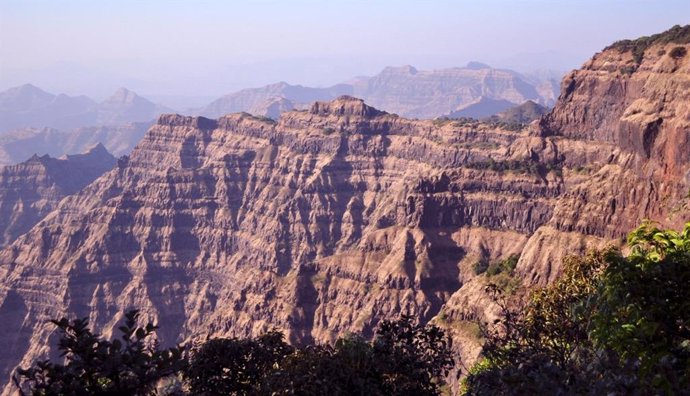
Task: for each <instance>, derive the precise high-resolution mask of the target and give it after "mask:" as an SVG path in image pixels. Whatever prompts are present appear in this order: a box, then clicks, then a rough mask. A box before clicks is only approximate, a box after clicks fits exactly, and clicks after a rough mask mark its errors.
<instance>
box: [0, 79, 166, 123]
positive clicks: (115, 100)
mask: <svg viewBox="0 0 690 396" xmlns="http://www.w3.org/2000/svg"><path fill="white" fill-rule="evenodd" d="M170 111H171V110H170V109H167V108H165V107H162V106H159V105H156V104H155V103H152V102H150V101H148V100H147V99H144V98H142V97H140V96H138V95H137V94H136V93H134V92H132V91H128V90H126V89H124V88H121V89H119V90H118V91H117V92H115V94H114V95H113V96H111V97H110V98H108V99H106V100H105V101H103V102H102V103H97V102H95V101H93V100H91V99H89V98H88V97H86V96H68V95H64V94H60V95H53V94H51V93H48V92H45V91H43V90H41V89H40V88H38V87H35V86H33V85H31V84H26V85H22V86H19V87H15V88H10V89H8V90H7V91H4V92H0V132H7V131H11V130H15V129H19V128H26V127H37V128H43V127H51V128H56V129H69V128H77V127H83V126H87V125H118V124H122V123H126V122H143V121H152V120H154V119H155V118H156V117H157V116H158V115H159V114H160V113H167V112H170Z"/></svg>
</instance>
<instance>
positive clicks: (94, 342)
mask: <svg viewBox="0 0 690 396" xmlns="http://www.w3.org/2000/svg"><path fill="white" fill-rule="evenodd" d="M138 318H139V311H137V310H133V311H129V312H127V314H126V315H125V324H124V325H123V326H120V328H119V330H120V332H121V333H122V336H121V337H120V339H115V340H113V341H108V340H106V339H103V338H102V337H101V336H100V335H98V334H94V333H92V332H91V330H89V329H88V320H87V319H76V320H73V321H70V320H68V319H66V318H62V319H60V320H53V321H51V322H52V323H53V324H54V325H56V326H57V327H58V330H59V332H60V334H61V336H60V341H59V343H58V350H60V351H61V355H62V356H64V357H65V359H66V362H65V364H57V363H51V362H50V361H41V362H38V363H36V364H35V365H34V366H33V367H31V368H28V369H18V370H17V372H18V374H19V376H20V377H21V378H23V379H24V380H25V386H27V387H28V388H30V389H31V392H32V393H33V394H34V395H147V394H150V393H151V392H153V389H154V388H155V386H156V384H157V382H158V381H160V380H161V379H162V378H165V377H167V376H171V375H174V374H176V373H178V372H179V371H180V370H182V369H184V367H185V365H186V361H185V360H184V359H183V357H182V352H183V348H182V347H176V348H170V349H166V350H162V351H160V350H158V348H157V344H156V343H152V342H150V341H151V340H150V337H151V336H152V335H153V334H154V332H155V330H156V328H157V327H156V326H155V325H153V324H151V323H149V324H147V325H146V326H145V327H138V326H137V320H138ZM14 381H15V383H20V380H19V379H17V378H15V379H14Z"/></svg>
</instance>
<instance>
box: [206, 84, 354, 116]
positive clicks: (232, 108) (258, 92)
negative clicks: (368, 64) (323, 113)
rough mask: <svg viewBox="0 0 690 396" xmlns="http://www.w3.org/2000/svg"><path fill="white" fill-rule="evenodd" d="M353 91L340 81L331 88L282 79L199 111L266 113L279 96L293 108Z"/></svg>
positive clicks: (216, 114) (208, 114) (235, 94)
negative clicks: (294, 82) (268, 105)
mask: <svg viewBox="0 0 690 396" xmlns="http://www.w3.org/2000/svg"><path fill="white" fill-rule="evenodd" d="M351 93H352V87H350V86H349V85H347V84H339V85H335V86H333V87H330V88H309V87H303V86H301V85H290V84H288V83H286V82H279V83H277V84H271V85H267V86H265V87H262V88H250V89H243V90H241V91H239V92H236V93H233V94H230V95H226V96H223V97H222V98H219V99H217V100H215V101H213V102H211V103H210V104H209V105H208V106H206V107H204V108H203V109H200V110H198V111H196V112H197V113H198V114H200V115H203V116H205V117H220V116H223V115H225V114H230V113H240V112H243V111H244V112H248V113H251V114H255V115H259V116H267V114H266V113H263V111H265V110H264V109H265V108H266V103H269V102H274V101H276V100H283V101H285V102H286V103H288V102H289V103H290V105H288V106H287V108H290V109H291V108H294V107H295V105H298V104H301V105H305V104H308V103H312V102H315V101H317V100H332V99H335V98H336V97H338V96H340V95H347V94H351Z"/></svg>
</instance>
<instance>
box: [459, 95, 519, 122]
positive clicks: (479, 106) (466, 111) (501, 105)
mask: <svg viewBox="0 0 690 396" xmlns="http://www.w3.org/2000/svg"><path fill="white" fill-rule="evenodd" d="M513 107H515V103H513V102H509V101H507V100H505V99H489V98H486V97H481V98H479V100H477V101H476V102H473V103H470V104H467V105H465V106H462V107H461V108H460V109H458V110H455V111H454V112H452V113H450V114H448V115H447V117H448V118H487V117H490V116H492V115H494V114H498V113H500V112H502V111H505V110H508V109H510V108H513Z"/></svg>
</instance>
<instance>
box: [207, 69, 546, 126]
mask: <svg viewBox="0 0 690 396" xmlns="http://www.w3.org/2000/svg"><path fill="white" fill-rule="evenodd" d="M558 89H559V86H558V84H557V83H554V82H553V81H552V79H551V78H550V76H543V77H540V76H537V75H535V76H529V77H527V76H523V75H521V74H519V73H517V72H514V71H511V70H503V69H494V68H491V67H490V66H488V65H486V64H483V63H479V62H470V63H469V64H468V65H467V66H466V67H462V68H450V69H441V70H429V71H424V70H417V69H415V68H414V67H412V66H403V67H387V68H385V69H384V70H383V71H382V72H381V73H379V74H377V75H375V76H373V77H359V78H357V79H355V80H353V81H350V82H347V83H343V84H338V85H335V86H332V87H329V88H309V87H303V86H299V85H298V86H295V85H290V84H287V83H284V82H281V83H278V84H273V85H268V86H265V87H261V88H254V89H245V90H242V91H239V92H236V93H233V94H230V95H226V96H223V97H222V98H220V99H218V100H216V101H214V102H212V103H211V104H209V105H208V106H206V107H204V108H202V109H199V110H197V111H195V112H194V113H196V114H200V115H204V116H207V117H218V116H221V115H223V114H229V113H236V112H241V111H247V112H250V113H252V114H256V115H264V116H266V115H268V113H267V112H266V109H267V108H268V107H267V106H266V105H265V104H266V103H267V102H270V101H271V100H273V101H275V100H277V99H280V100H282V101H283V102H282V107H281V106H278V107H277V108H276V107H274V108H273V112H274V113H275V111H276V110H280V109H281V108H284V109H291V108H303V107H305V106H306V105H308V104H309V103H311V102H313V101H316V100H332V99H334V98H336V97H338V96H340V95H352V96H355V97H358V98H361V99H364V100H365V101H366V102H367V103H368V104H371V105H373V106H376V107H377V108H380V109H383V110H386V111H388V112H391V113H397V114H399V115H402V116H405V117H414V118H435V117H439V116H443V115H448V114H451V113H453V112H456V111H460V110H463V109H466V108H467V107H468V106H470V105H473V104H476V103H477V102H480V101H483V102H482V103H480V107H481V108H482V111H484V110H483V109H485V108H486V109H488V108H495V109H496V112H498V111H502V110H505V109H507V108H509V107H513V106H516V105H519V104H521V103H524V102H525V101H528V100H531V101H534V102H535V103H539V104H542V105H546V106H549V105H552V104H553V103H554V102H555V100H556V99H557V97H558ZM491 103H493V104H494V106H493V107H492V106H491V105H490V104H491ZM499 104H500V105H499ZM283 111H284V110H283ZM469 114H470V115H467V116H472V117H485V116H488V115H492V114H495V112H493V113H490V114H484V113H483V112H482V113H481V115H480V114H479V113H472V109H470V110H469ZM271 116H273V115H271Z"/></svg>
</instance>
